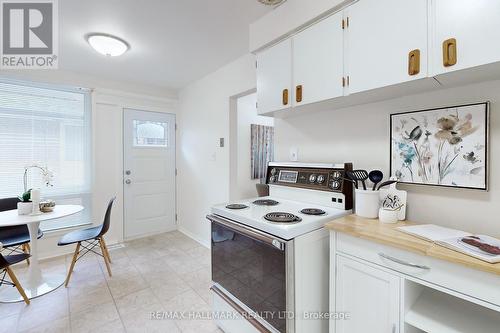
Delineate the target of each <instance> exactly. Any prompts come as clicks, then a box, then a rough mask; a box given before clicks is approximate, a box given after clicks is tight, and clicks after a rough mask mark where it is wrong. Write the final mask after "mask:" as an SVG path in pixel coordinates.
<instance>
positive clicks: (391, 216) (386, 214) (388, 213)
mask: <svg viewBox="0 0 500 333" xmlns="http://www.w3.org/2000/svg"><path fill="white" fill-rule="evenodd" d="M398 215H399V209H398V210H390V209H384V208H380V210H379V212H378V219H379V221H380V222H381V223H387V224H392V223H398Z"/></svg>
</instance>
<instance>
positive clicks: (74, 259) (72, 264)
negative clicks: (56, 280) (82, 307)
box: [64, 242, 81, 287]
mask: <svg viewBox="0 0 500 333" xmlns="http://www.w3.org/2000/svg"><path fill="white" fill-rule="evenodd" d="M80 245H81V243H80V242H78V244H77V245H76V249H75V253H74V254H73V260H71V265H70V266H69V271H68V276H67V277H66V282H65V283H64V286H65V287H68V283H69V279H70V278H71V274H72V273H73V268H74V267H75V263H76V259H78V254H79V253H80Z"/></svg>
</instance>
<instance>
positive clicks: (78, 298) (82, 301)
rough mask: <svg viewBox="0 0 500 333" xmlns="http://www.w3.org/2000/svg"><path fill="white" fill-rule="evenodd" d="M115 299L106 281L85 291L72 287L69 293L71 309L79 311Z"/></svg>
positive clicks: (74, 311)
mask: <svg viewBox="0 0 500 333" xmlns="http://www.w3.org/2000/svg"><path fill="white" fill-rule="evenodd" d="M112 301H113V297H111V293H110V291H109V288H108V286H107V284H106V282H103V283H101V285H99V286H95V287H94V286H93V287H92V288H87V290H86V291H85V292H83V291H80V290H75V288H71V292H70V293H69V311H70V313H78V312H82V311H85V310H88V309H91V308H93V307H94V306H96V305H99V304H104V303H109V302H112Z"/></svg>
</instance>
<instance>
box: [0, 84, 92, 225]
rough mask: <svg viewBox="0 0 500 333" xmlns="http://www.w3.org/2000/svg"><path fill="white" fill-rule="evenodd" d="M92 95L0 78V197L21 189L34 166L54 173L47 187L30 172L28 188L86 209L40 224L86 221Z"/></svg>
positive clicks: (88, 213)
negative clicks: (49, 185)
mask: <svg viewBox="0 0 500 333" xmlns="http://www.w3.org/2000/svg"><path fill="white" fill-rule="evenodd" d="M90 117H91V109H90V94H89V91H88V90H84V89H76V88H75V89H62V88H57V87H47V86H36V85H32V84H25V83H18V82H15V83H13V82H2V81H0V197H1V198H5V197H14V196H18V195H20V194H21V193H22V192H23V173H24V168H25V167H26V166H29V165H33V164H37V165H40V166H42V167H46V168H48V169H49V170H50V171H51V172H52V173H53V174H54V177H53V181H52V185H53V186H51V187H46V186H45V185H44V184H43V180H42V177H41V174H40V172H39V170H37V169H32V170H31V171H29V174H28V188H40V190H41V192H42V197H43V198H46V199H53V200H55V201H56V203H59V204H63V203H78V204H83V205H84V206H86V209H85V210H84V212H85V213H83V214H79V215H78V216H73V217H70V218H67V219H61V220H55V221H52V222H50V223H45V224H44V225H42V229H45V230H50V229H58V228H64V227H70V226H74V225H75V224H83V223H88V222H90V221H89V220H88V218H89V217H90V193H91V129H90V124H91V120H90Z"/></svg>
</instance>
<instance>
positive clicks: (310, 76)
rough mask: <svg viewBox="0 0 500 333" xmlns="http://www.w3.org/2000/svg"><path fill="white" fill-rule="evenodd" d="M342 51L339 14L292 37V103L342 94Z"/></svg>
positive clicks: (313, 100)
mask: <svg viewBox="0 0 500 333" xmlns="http://www.w3.org/2000/svg"><path fill="white" fill-rule="evenodd" d="M343 53H344V50H343V30H342V13H337V14H335V15H332V16H330V17H327V18H326V19H324V20H322V21H320V22H318V23H316V24H314V25H313V26H311V27H309V28H307V29H306V30H304V31H302V32H300V33H299V34H297V35H296V36H294V37H293V80H294V84H293V87H294V89H295V93H294V100H293V104H294V105H302V104H308V103H314V102H319V101H324V100H327V99H330V98H334V97H339V96H342V95H343V87H342V77H343V75H344V68H343V67H344V59H343V58H344V54H343Z"/></svg>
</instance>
